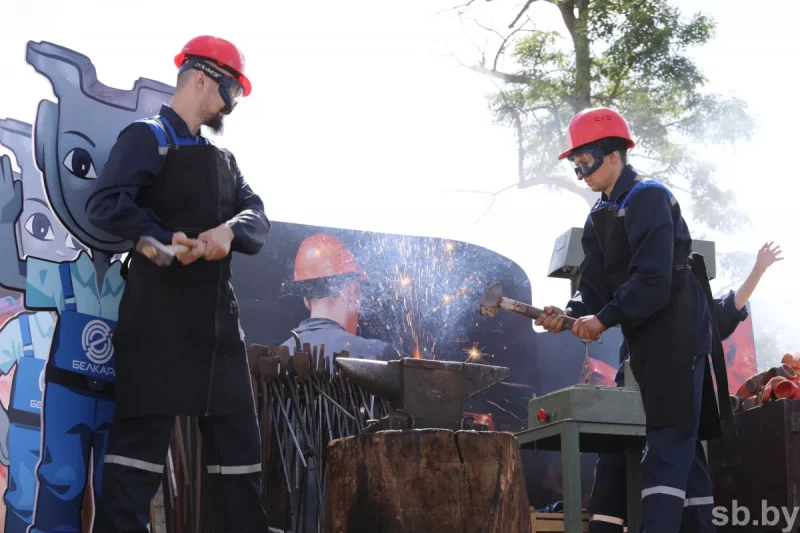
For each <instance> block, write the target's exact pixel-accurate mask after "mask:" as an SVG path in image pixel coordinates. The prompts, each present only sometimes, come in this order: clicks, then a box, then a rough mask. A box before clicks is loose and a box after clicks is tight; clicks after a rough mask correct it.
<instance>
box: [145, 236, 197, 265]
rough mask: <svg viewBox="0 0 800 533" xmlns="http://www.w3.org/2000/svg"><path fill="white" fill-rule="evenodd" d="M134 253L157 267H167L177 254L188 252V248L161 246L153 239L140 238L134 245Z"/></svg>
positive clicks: (182, 246)
mask: <svg viewBox="0 0 800 533" xmlns="http://www.w3.org/2000/svg"><path fill="white" fill-rule="evenodd" d="M136 251H137V252H139V253H140V254H142V255H143V256H145V257H146V258H148V259H149V260H150V261H152V262H153V263H155V264H157V265H158V266H162V267H164V266H169V265H170V264H172V260H173V259H175V256H176V255H177V254H182V253H186V252H188V251H189V247H188V246H184V245H182V244H169V245H168V244H162V243H161V242H160V241H158V240H156V239H154V238H153V237H142V238H140V239H139V242H137V243H136Z"/></svg>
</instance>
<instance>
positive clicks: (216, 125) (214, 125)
mask: <svg viewBox="0 0 800 533" xmlns="http://www.w3.org/2000/svg"><path fill="white" fill-rule="evenodd" d="M224 118H225V115H217V114H215V115H214V116H213V117H211V118H210V119H208V120H206V121H205V122H204V123H203V126H206V127H207V128H208V129H210V130H211V131H213V132H214V134H216V135H222V132H223V131H224V130H225V124H223V123H222V122H223V120H224Z"/></svg>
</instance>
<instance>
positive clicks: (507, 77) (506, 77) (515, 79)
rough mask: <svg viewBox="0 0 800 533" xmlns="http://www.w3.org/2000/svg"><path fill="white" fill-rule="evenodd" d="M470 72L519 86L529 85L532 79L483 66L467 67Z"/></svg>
mask: <svg viewBox="0 0 800 533" xmlns="http://www.w3.org/2000/svg"><path fill="white" fill-rule="evenodd" d="M469 68H470V69H471V70H474V71H475V72H479V73H481V74H488V75H489V76H492V77H493V78H497V79H499V80H503V81H504V82H506V83H517V84H520V85H530V83H531V81H533V78H529V77H528V76H523V75H522V74H507V73H505V72H500V71H499V70H494V69H488V68H486V67H484V66H483V65H475V66H472V67H469Z"/></svg>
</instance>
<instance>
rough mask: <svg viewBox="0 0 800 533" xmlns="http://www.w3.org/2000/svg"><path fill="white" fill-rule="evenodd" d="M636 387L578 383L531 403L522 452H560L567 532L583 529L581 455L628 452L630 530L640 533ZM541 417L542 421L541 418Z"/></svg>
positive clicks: (641, 434) (640, 419)
mask: <svg viewBox="0 0 800 533" xmlns="http://www.w3.org/2000/svg"><path fill="white" fill-rule="evenodd" d="M634 399H639V393H638V391H637V390H636V389H632V388H621V387H591V386H585V385H577V386H573V387H568V388H566V389H562V390H560V391H556V392H553V393H551V394H548V395H546V396H542V397H540V398H536V399H534V400H531V402H530V404H529V408H528V410H529V413H528V417H529V421H528V426H529V428H530V429H528V430H525V431H522V432H519V433H517V434H516V437H517V440H518V442H519V444H520V448H524V449H531V450H546V451H559V452H561V465H562V476H563V480H562V483H563V490H564V531H582V510H583V509H582V508H583V506H582V505H581V503H582V502H581V495H582V492H581V472H580V454H581V452H587V453H617V454H618V453H624V454H625V459H626V477H627V508H628V520H627V524H628V531H629V532H631V533H633V532H636V531H638V530H639V522H640V521H641V515H642V511H641V505H642V498H641V494H642V491H641V485H640V478H639V465H640V462H641V459H642V451H643V450H644V445H645V436H646V434H645V423H644V412H643V410H642V407H641V400H639V403H638V404H636V403H635V402H634V401H633V400H634ZM540 415H541V418H538V417H539V416H540Z"/></svg>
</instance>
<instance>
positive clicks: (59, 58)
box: [26, 41, 175, 116]
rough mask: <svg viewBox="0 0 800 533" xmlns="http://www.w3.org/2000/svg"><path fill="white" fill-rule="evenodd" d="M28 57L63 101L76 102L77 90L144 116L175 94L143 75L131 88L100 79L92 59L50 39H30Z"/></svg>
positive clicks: (30, 62)
mask: <svg viewBox="0 0 800 533" xmlns="http://www.w3.org/2000/svg"><path fill="white" fill-rule="evenodd" d="M26 60H27V61H28V63H29V64H30V65H31V66H33V68H34V69H36V71H37V72H38V73H40V74H42V75H43V76H45V77H46V78H47V79H48V80H49V81H50V84H51V85H52V86H53V92H54V93H55V95H56V96H57V97H58V99H59V100H64V101H74V100H71V99H70V98H71V97H76V96H78V95H77V94H74V93H83V94H84V95H86V96H89V97H90V98H92V99H95V100H99V101H101V102H105V103H108V104H111V105H113V106H116V107H119V108H121V109H124V110H126V111H131V112H136V113H137V114H142V115H143V116H150V115H154V114H156V113H157V112H158V111H159V109H161V105H162V104H164V103H165V102H168V101H169V100H170V99H171V98H172V95H173V94H175V87H173V86H171V85H167V84H165V83H161V82H160V81H155V80H150V79H147V78H139V79H138V80H136V82H135V83H134V84H133V88H132V89H130V90H124V89H115V88H114V87H109V86H107V85H104V84H103V83H101V82H100V81H98V79H97V71H96V70H95V68H94V65H93V64H92V62H91V60H90V59H89V58H88V57H86V56H85V55H83V54H80V53H78V52H75V51H74V50H70V49H69V48H64V47H63V46H59V45H57V44H53V43H49V42H33V41H29V42H28V51H27V56H26Z"/></svg>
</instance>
